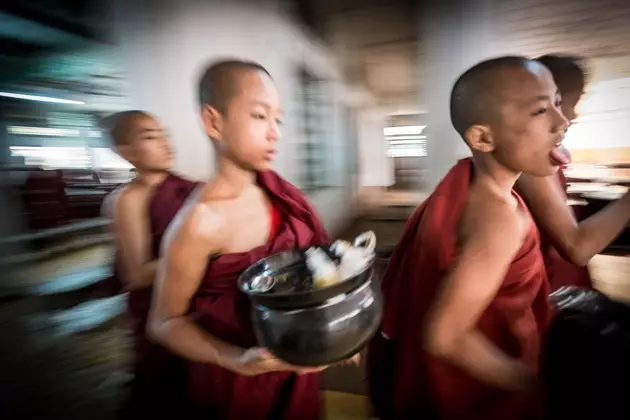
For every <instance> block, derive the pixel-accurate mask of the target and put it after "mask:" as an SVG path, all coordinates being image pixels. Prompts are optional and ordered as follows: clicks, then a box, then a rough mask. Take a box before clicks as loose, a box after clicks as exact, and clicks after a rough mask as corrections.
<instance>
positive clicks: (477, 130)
mask: <svg viewBox="0 0 630 420" xmlns="http://www.w3.org/2000/svg"><path fill="white" fill-rule="evenodd" d="M464 138H465V139H466V143H468V145H469V146H470V148H471V149H472V150H476V151H478V152H482V153H490V152H493V151H494V149H495V148H496V145H495V144H494V137H493V135H492V130H491V129H490V127H488V126H487V125H471V126H470V127H468V130H466V133H464Z"/></svg>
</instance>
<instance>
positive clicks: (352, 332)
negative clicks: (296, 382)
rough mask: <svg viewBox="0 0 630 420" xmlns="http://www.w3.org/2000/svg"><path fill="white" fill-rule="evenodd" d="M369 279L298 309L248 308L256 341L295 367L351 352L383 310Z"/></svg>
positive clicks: (373, 330)
mask: <svg viewBox="0 0 630 420" xmlns="http://www.w3.org/2000/svg"><path fill="white" fill-rule="evenodd" d="M372 286H373V282H372V279H367V280H366V281H364V282H363V284H361V285H360V286H358V287H356V288H355V289H354V290H351V291H349V292H347V293H341V294H338V295H337V296H335V297H333V298H331V299H329V300H327V301H326V302H324V303H322V304H320V305H318V306H309V307H305V308H302V309H293V310H287V309H272V308H268V307H265V306H262V305H255V306H254V308H253V314H252V315H253V325H254V331H255V332H256V336H257V338H258V341H259V343H260V345H261V346H263V347H266V348H267V349H268V350H269V351H271V352H272V353H273V354H274V355H276V356H277V357H278V358H280V359H282V360H284V361H286V362H289V363H292V364H294V365H298V366H325V365H329V364H332V363H336V362H339V361H342V360H345V359H347V358H349V357H352V356H353V355H355V354H356V353H358V352H359V351H360V350H361V349H362V348H363V347H364V346H365V345H366V344H367V342H368V341H369V340H370V339H371V338H372V336H373V335H374V334H375V333H376V331H377V329H378V326H379V323H380V320H381V316H382V311H383V306H382V300H381V296H380V293H379V292H378V291H377V290H375V289H374V288H373V287H372Z"/></svg>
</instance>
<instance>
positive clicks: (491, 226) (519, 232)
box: [460, 194, 527, 248]
mask: <svg viewBox="0 0 630 420" xmlns="http://www.w3.org/2000/svg"><path fill="white" fill-rule="evenodd" d="M526 232H527V225H526V223H525V221H524V218H523V215H522V212H521V210H520V209H519V207H518V203H517V202H516V200H514V201H511V200H508V199H503V198H499V197H493V196H490V195H482V194H480V195H479V196H477V197H473V198H471V199H470V200H469V202H468V203H467V206H466V208H465V210H464V214H463V217H462V222H461V225H460V235H461V236H460V237H461V239H462V240H463V242H468V241H470V240H473V241H474V242H477V243H479V242H482V243H483V242H486V243H488V244H492V245H494V244H497V243H503V244H504V245H505V246H506V247H507V248H514V247H518V246H520V244H521V243H522V241H523V239H524V236H525V234H526ZM473 238H474V239H473Z"/></svg>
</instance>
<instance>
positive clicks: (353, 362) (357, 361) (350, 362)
mask: <svg viewBox="0 0 630 420" xmlns="http://www.w3.org/2000/svg"><path fill="white" fill-rule="evenodd" d="M339 364H340V365H342V366H360V365H361V353H357V354H355V355H354V356H352V357H351V358H349V359H346V360H342V361H341V362H339Z"/></svg>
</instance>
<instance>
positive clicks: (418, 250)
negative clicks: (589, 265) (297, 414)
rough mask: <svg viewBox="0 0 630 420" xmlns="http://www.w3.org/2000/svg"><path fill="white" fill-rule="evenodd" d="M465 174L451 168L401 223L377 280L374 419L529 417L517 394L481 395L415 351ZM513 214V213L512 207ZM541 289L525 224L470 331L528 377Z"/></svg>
mask: <svg viewBox="0 0 630 420" xmlns="http://www.w3.org/2000/svg"><path fill="white" fill-rule="evenodd" d="M472 175H473V166H472V162H471V160H469V159H464V160H461V161H459V163H458V164H457V165H456V166H455V167H453V168H452V169H451V171H450V172H449V173H448V174H447V175H446V177H445V178H444V179H443V180H442V182H441V183H440V185H439V186H438V187H437V189H436V190H435V191H434V193H433V194H432V195H431V196H430V197H429V198H428V199H427V201H425V202H424V203H423V204H422V205H421V206H420V207H419V208H418V209H417V210H416V211H415V212H414V214H413V215H412V216H411V217H410V219H409V221H408V222H407V226H406V228H405V232H404V234H403V236H402V239H401V240H400V242H399V243H398V245H397V247H396V249H395V251H394V253H393V254H392V257H391V259H390V261H389V264H388V267H387V270H386V273H385V275H384V277H383V280H382V291H383V294H384V300H385V308H384V317H383V321H382V325H381V328H382V333H383V334H384V335H385V336H386V337H388V338H389V339H385V338H383V336H382V335H378V336H377V338H376V339H375V340H374V341H373V342H372V343H371V345H370V347H369V351H368V379H369V382H370V394H371V397H372V401H373V403H374V406H375V408H376V410H377V411H378V413H377V414H379V415H380V416H381V418H383V419H426V418H437V419H447V420H451V419H480V420H481V419H483V420H494V419H496V420H506V419H510V420H517V419H524V418H531V417H529V416H530V413H532V412H533V413H535V414H533V416H534V418H535V417H536V416H537V415H538V407H537V405H538V404H532V403H531V402H530V401H528V400H527V399H526V398H525V397H524V396H523V395H520V394H517V393H511V392H506V391H503V390H499V389H496V388H492V387H490V386H487V385H485V384H483V383H481V382H479V381H477V380H476V379H474V378H472V377H470V376H469V375H467V374H466V373H464V372H463V371H461V370H460V369H458V368H456V367H454V366H452V365H450V364H448V363H446V362H444V361H443V360H441V359H438V358H435V357H433V356H431V355H429V354H428V353H426V352H425V351H424V348H423V343H422V335H423V334H422V328H423V324H424V322H425V319H426V318H425V316H426V314H427V311H428V309H429V307H430V305H431V303H432V301H433V299H434V297H435V294H436V291H437V289H438V287H439V285H440V282H441V281H442V279H443V278H444V277H445V276H446V274H447V273H448V271H449V269H450V267H452V264H453V262H454V260H455V258H456V240H457V231H458V223H459V221H460V218H461V215H462V211H463V209H464V206H465V204H466V202H467V199H468V189H469V186H470V183H471V179H472ZM521 205H523V206H524V204H522V201H521ZM548 291H549V286H548V282H547V278H546V273H545V267H544V262H543V258H542V254H541V252H540V243H539V237H538V231H537V229H536V227H535V225H534V223H533V222H532V224H531V228H530V230H529V233H528V234H527V236H526V238H525V240H524V243H523V245H522V247H521V249H520V251H519V252H518V254H517V256H516V257H515V258H514V260H513V262H512V264H511V266H510V268H509V270H508V272H507V274H506V276H505V280H504V281H503V284H502V285H501V287H500V289H499V291H498V293H497V295H496V297H495V298H494V300H493V301H492V302H491V303H490V305H489V306H488V308H487V309H486V310H485V311H484V313H483V314H482V316H481V318H480V319H479V322H478V324H477V327H478V328H479V329H480V330H481V332H483V334H485V336H486V337H488V338H489V339H490V340H492V341H493V342H494V343H495V344H496V345H497V346H498V347H499V348H501V349H502V350H503V351H504V352H505V353H507V354H508V355H510V356H512V357H514V358H516V359H518V360H521V361H522V362H524V363H526V364H527V365H528V366H529V367H531V368H532V369H535V370H537V368H538V359H539V352H540V347H541V340H542V337H543V334H544V332H545V330H546V326H547V323H548V317H549V308H548V305H547V295H548Z"/></svg>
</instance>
